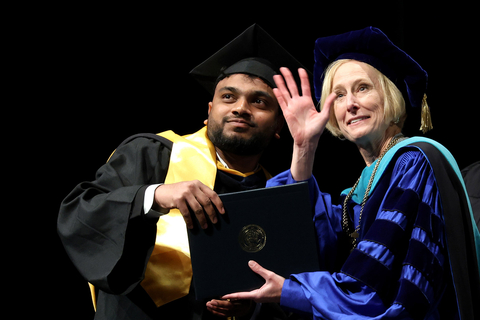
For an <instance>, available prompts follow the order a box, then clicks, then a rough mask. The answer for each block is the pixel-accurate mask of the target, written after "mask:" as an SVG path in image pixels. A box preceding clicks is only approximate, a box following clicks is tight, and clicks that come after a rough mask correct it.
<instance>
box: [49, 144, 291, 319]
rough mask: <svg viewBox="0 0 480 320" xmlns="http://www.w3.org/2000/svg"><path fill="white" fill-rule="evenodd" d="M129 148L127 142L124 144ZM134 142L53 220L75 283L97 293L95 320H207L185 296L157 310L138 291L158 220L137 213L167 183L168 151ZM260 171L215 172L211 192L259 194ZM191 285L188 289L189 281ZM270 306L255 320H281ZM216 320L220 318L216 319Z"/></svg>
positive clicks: (202, 305) (202, 303)
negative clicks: (154, 188)
mask: <svg viewBox="0 0 480 320" xmlns="http://www.w3.org/2000/svg"><path fill="white" fill-rule="evenodd" d="M130 140H131V139H130ZM160 140H162V141H157V139H153V138H144V137H139V138H136V139H133V140H131V141H130V142H128V143H122V144H121V145H120V146H119V147H118V148H117V150H116V152H115V153H114V154H113V156H112V157H111V159H110V160H109V161H108V163H106V164H105V165H103V166H102V167H101V168H100V169H99V170H98V171H97V173H96V176H95V180H93V181H91V182H82V183H80V184H79V185H77V186H76V187H75V188H74V189H73V191H72V192H70V194H69V195H68V196H67V197H66V198H65V199H64V201H63V202H62V204H61V206H60V213H59V217H58V233H59V236H60V238H61V241H62V243H63V245H64V247H65V250H66V251H67V254H68V255H69V257H70V259H71V260H72V261H73V263H74V265H75V266H76V268H77V269H78V271H79V272H80V273H81V275H82V276H83V277H84V278H85V279H86V280H87V281H88V282H90V283H92V284H93V285H95V287H96V288H97V289H98V295H97V312H96V314H95V319H115V320H120V319H135V320H138V319H209V318H212V317H213V316H212V315H211V313H210V312H208V311H207V310H206V307H205V303H206V301H196V300H195V296H194V290H195V289H194V288H193V286H192V288H191V290H190V294H188V295H187V296H185V297H183V298H181V299H178V300H175V301H172V302H170V303H168V304H166V305H163V306H161V307H159V308H157V307H156V306H155V304H154V303H153V301H152V300H151V299H150V297H149V296H148V295H147V293H146V292H145V291H144V289H143V288H142V287H141V286H140V282H141V281H142V280H143V277H144V272H145V268H146V265H147V262H148V259H149V257H150V255H151V253H152V250H153V247H154V244H155V235H156V230H157V229H156V222H157V220H158V218H159V215H158V214H152V213H148V214H145V213H144V212H143V202H144V194H145V190H146V188H147V187H148V186H149V185H151V184H155V183H162V182H163V181H164V180H165V177H166V174H167V170H168V165H169V160H170V153H171V147H172V143H171V142H170V141H168V140H166V139H165V138H162V139H160ZM265 183H266V177H265V174H264V172H263V170H260V171H259V172H257V173H256V174H254V175H251V176H249V177H246V178H243V177H239V176H233V175H230V174H228V173H225V172H222V171H220V170H217V177H216V181H215V187H214V190H215V191H216V192H217V193H226V192H235V191H240V190H246V189H254V188H261V187H264V186H265ZM192 283H193V281H192ZM283 318H285V314H284V313H283V311H282V310H281V309H280V308H279V307H278V306H277V305H275V304H273V305H263V306H262V308H261V315H260V317H258V319H283ZM217 319H218V318H217Z"/></svg>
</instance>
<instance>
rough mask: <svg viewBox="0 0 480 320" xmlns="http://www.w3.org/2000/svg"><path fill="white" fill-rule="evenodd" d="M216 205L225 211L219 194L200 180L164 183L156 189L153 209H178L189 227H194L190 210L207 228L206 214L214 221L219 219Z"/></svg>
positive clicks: (220, 210)
mask: <svg viewBox="0 0 480 320" xmlns="http://www.w3.org/2000/svg"><path fill="white" fill-rule="evenodd" d="M215 207H216V208H217V210H218V212H220V213H221V214H224V213H225V208H224V207H223V203H222V201H221V200H220V197H219V196H218V194H217V193H216V192H215V191H213V190H212V189H210V188H209V187H207V186H206V185H204V184H203V183H201V182H200V181H198V180H195V181H183V182H178V183H172V184H163V185H161V186H159V187H158V188H157V189H156V190H155V201H154V205H153V209H155V208H164V209H174V208H176V209H178V210H179V211H180V212H181V213H182V215H183V219H185V223H186V224H187V227H188V228H189V229H192V228H193V221H192V217H191V216H190V210H191V211H192V212H193V213H194V214H195V216H196V217H197V220H198V222H199V223H200V226H201V227H202V228H203V229H206V228H207V227H208V224H207V218H206V217H205V215H207V216H208V218H209V219H210V221H211V222H212V223H217V221H218V220H217V214H216V212H215Z"/></svg>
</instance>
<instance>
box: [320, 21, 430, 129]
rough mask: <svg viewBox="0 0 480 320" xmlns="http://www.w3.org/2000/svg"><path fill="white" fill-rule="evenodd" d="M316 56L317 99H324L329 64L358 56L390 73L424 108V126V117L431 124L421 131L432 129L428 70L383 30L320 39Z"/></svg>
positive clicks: (413, 101)
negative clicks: (427, 100) (325, 78)
mask: <svg viewBox="0 0 480 320" xmlns="http://www.w3.org/2000/svg"><path fill="white" fill-rule="evenodd" d="M314 55H315V66H314V70H313V74H314V80H313V81H314V87H315V96H316V98H317V100H319V101H320V97H321V94H322V85H323V78H324V73H325V70H326V69H327V68H328V66H329V65H330V64H331V63H332V62H334V61H337V60H340V59H354V60H357V61H361V62H365V63H367V64H369V65H371V66H373V67H374V68H376V69H377V70H379V71H380V72H381V73H383V74H384V75H385V76H387V77H388V78H389V79H390V80H391V81H392V82H393V83H394V84H395V85H396V86H397V88H398V89H399V90H400V91H401V92H402V94H403V97H404V99H405V102H406V103H407V105H410V106H412V107H422V127H423V126H424V123H423V121H424V120H425V122H429V124H425V128H422V129H421V130H424V129H426V130H427V131H428V130H429V129H431V119H430V113H429V112H430V110H429V108H428V106H427V104H426V94H425V93H426V90H427V81H428V74H427V72H426V71H425V70H423V69H422V67H421V66H420V65H419V64H418V63H417V62H416V61H415V60H413V59H412V57H410V56H409V55H408V54H406V53H405V52H404V51H403V50H401V49H400V48H399V47H397V46H396V45H395V44H393V43H392V42H391V41H390V39H388V37H387V36H386V35H385V34H384V33H383V32H382V31H381V30H380V29H377V28H374V27H368V28H365V29H361V30H356V31H351V32H347V33H344V34H340V35H335V36H330V37H324V38H319V39H317V41H316V42H315V50H314ZM427 113H428V115H427ZM424 114H425V117H424ZM424 118H425V119H424ZM427 118H428V119H427ZM427 127H428V128H427ZM424 132H425V131H424Z"/></svg>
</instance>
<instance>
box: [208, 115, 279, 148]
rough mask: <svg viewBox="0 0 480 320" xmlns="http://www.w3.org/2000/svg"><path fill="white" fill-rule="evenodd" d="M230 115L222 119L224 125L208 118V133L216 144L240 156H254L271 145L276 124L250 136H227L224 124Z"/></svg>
mask: <svg viewBox="0 0 480 320" xmlns="http://www.w3.org/2000/svg"><path fill="white" fill-rule="evenodd" d="M227 120H228V117H225V118H223V119H222V123H223V126H222V125H219V124H218V123H216V122H214V121H212V120H211V119H209V120H208V127H207V134H208V138H209V139H210V141H211V142H212V143H213V145H214V146H216V147H217V148H219V149H220V150H222V151H224V152H229V153H232V154H235V155H239V156H252V155H257V154H260V153H262V152H263V151H264V150H265V148H266V147H267V146H268V145H269V143H270V141H271V140H272V138H273V136H274V134H275V125H273V126H272V127H270V128H266V129H265V130H264V131H262V132H258V133H256V134H254V135H253V136H251V137H250V138H243V137H239V136H236V135H233V136H230V137H229V136H226V135H225V134H224V133H223V129H224V125H225V123H226V122H227Z"/></svg>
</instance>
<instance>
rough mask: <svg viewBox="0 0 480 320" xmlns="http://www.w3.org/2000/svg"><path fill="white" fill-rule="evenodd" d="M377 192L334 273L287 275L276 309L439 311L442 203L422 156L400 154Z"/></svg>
mask: <svg viewBox="0 0 480 320" xmlns="http://www.w3.org/2000/svg"><path fill="white" fill-rule="evenodd" d="M375 191H378V190H375ZM382 192H383V195H382V196H383V200H382V202H381V205H380V206H379V209H378V212H374V213H373V214H374V215H375V218H374V219H373V222H372V224H371V225H370V227H369V228H368V230H366V232H365V234H364V235H363V237H362V235H361V237H360V241H359V243H358V246H357V248H356V249H355V250H354V251H353V252H352V254H350V255H349V257H348V258H347V259H346V261H345V263H344V264H343V266H342V268H341V270H340V271H339V272H333V273H332V272H325V271H321V272H312V273H303V274H296V275H291V276H290V278H289V279H287V280H285V284H284V286H283V289H282V295H281V305H282V306H283V307H285V308H286V309H289V310H292V311H295V312H299V313H306V314H312V315H313V317H314V319H367V318H368V319H385V318H387V319H405V318H407V319H411V318H420V319H423V318H424V317H425V316H427V317H431V318H436V317H437V316H438V314H437V311H436V308H435V307H436V306H437V305H438V303H439V301H440V300H441V298H442V295H443V293H444V292H445V288H446V281H445V279H447V278H448V277H447V276H446V275H447V274H448V272H449V271H448V258H446V257H447V253H446V243H445V234H444V222H443V216H442V208H441V201H440V197H439V193H438V191H437V188H436V181H435V177H434V175H433V171H432V169H431V167H430V165H429V163H428V160H427V159H426V158H425V156H424V155H423V153H421V152H420V151H407V152H405V153H403V154H401V155H400V156H399V157H398V159H397V160H396V162H395V165H394V167H393V171H392V174H391V176H390V183H389V186H388V187H387V189H386V190H382ZM373 196H374V194H372V197H373ZM318 201H321V202H323V201H324V200H317V202H318ZM367 205H368V202H367ZM357 207H360V205H357ZM356 211H357V212H358V211H359V210H356ZM366 213H367V212H366ZM339 214H340V215H341V213H339ZM368 214H372V213H367V215H368ZM364 215H365V213H364ZM357 219H358V217H357ZM364 219H366V217H364ZM450 309H453V310H455V307H453V308H450Z"/></svg>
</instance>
